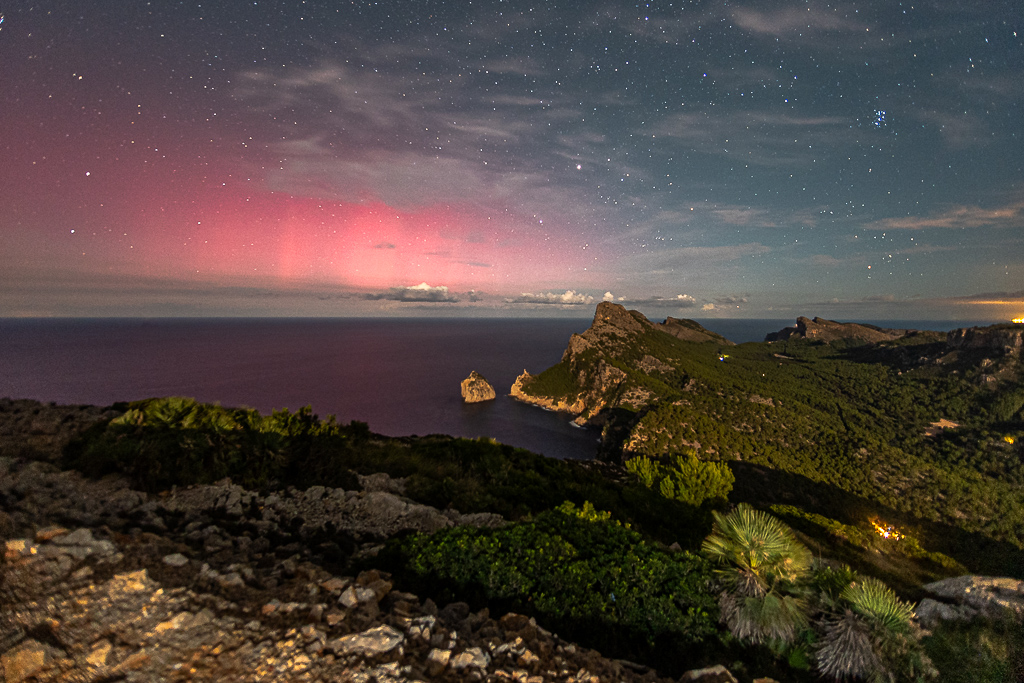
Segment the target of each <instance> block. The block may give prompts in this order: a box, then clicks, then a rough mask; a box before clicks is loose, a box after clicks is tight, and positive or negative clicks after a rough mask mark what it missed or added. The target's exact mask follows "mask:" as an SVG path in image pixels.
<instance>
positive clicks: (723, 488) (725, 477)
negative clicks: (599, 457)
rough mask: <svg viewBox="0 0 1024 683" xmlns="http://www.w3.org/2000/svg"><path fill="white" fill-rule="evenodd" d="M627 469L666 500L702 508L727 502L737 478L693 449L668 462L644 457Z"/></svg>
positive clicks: (628, 462)
mask: <svg viewBox="0 0 1024 683" xmlns="http://www.w3.org/2000/svg"><path fill="white" fill-rule="evenodd" d="M625 464H626V470H627V471H629V472H631V473H633V474H634V475H636V477H637V479H638V480H639V481H640V483H641V484H643V485H644V486H646V487H647V488H649V489H653V488H654V487H655V484H657V487H658V488H657V490H658V492H659V493H661V495H662V496H663V497H665V498H669V499H671V500H678V501H679V502H681V503H686V504H687V505H693V506H694V507H699V506H700V505H702V504H703V503H704V502H705V501H709V500H722V501H724V500H725V499H726V498H727V497H728V495H729V492H730V491H732V485H733V482H735V481H736V478H735V477H734V476H733V474H732V470H730V469H729V466H728V465H726V464H725V463H722V462H705V461H703V460H700V459H699V458H697V454H696V453H694V452H693V451H692V450H688V451H684V452H683V453H677V454H675V455H671V456H668V457H667V458H664V459H654V458H648V457H647V456H646V455H641V456H639V457H636V458H632V459H630V460H627V461H626V463H625Z"/></svg>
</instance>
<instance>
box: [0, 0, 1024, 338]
mask: <svg viewBox="0 0 1024 683" xmlns="http://www.w3.org/2000/svg"><path fill="white" fill-rule="evenodd" d="M0 12H2V15H3V20H2V23H0V133H2V137H0V316H48V315H73V316H119V315H166V316H189V315H250V316H261V315H431V314H443V315H507V316H521V315H531V316H536V315H559V316H573V315H580V316H583V315H592V313H593V307H594V305H595V303H596V302H598V301H601V300H602V299H611V300H615V301H621V302H622V303H624V304H626V305H627V306H629V307H632V308H638V309H640V310H641V311H643V312H645V313H647V314H648V315H650V316H651V317H658V316H662V317H663V316H666V315H671V316H676V317H696V318H709V317H715V316H722V317H724V316H728V317H762V318H790V317H793V316H796V315H809V316H814V315H822V316H825V317H830V318H834V319H912V318H925V319H937V318H942V319H974V320H980V319H993V320H998V319H1009V318H1013V317H1016V316H1020V315H1024V141H1022V138H1024V6H1022V5H1021V3H1020V2H1019V0H1006V1H1002V2H1001V1H998V0H992V1H988V0H987V1H985V2H966V1H957V2H953V1H951V0H933V1H924V2H896V1H892V0H886V1H880V0H878V1H875V2H856V1H849V0H844V1H843V2H838V3H826V2H817V1H811V2H764V1H758V2H754V1H752V0H748V1H745V2H723V1H721V0H717V1H715V2H649V3H639V4H637V3H632V2H629V3H627V2H601V1H600V0H598V1H595V2H576V3H569V2H542V1H540V0H534V1H533V2H513V1H502V0H485V1H480V0H474V1H472V2H470V1H468V0H461V1H458V2H443V1H440V0H436V1H435V0H418V1H412V0H408V1H404V2H402V1H391V2H386V1H384V2H327V1H316V2H314V1H313V0H308V1H300V0H292V1H290V2H274V1H269V0H256V1H253V0H249V1H246V2H243V1H241V0H238V1H235V0H220V1H213V0H209V1H207V2H170V1H162V0H160V1H158V0H153V1H152V2H142V1H139V0H90V1H89V2H83V1H81V0H78V1H71V0H66V1H56V0H55V1H52V2H32V1H31V0H6V1H4V0H0Z"/></svg>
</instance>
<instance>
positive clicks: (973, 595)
mask: <svg viewBox="0 0 1024 683" xmlns="http://www.w3.org/2000/svg"><path fill="white" fill-rule="evenodd" d="M924 590H925V591H927V592H928V593H931V594H932V595H934V596H937V597H939V598H945V599H946V600H950V601H953V602H955V603H956V604H958V605H960V606H963V607H968V608H970V609H971V610H972V611H973V612H975V613H981V614H983V615H985V616H992V617H997V616H1000V615H1004V614H1011V615H1013V616H1015V617H1016V618H1017V619H1018V620H1019V621H1024V581H1019V580H1017V579H1011V578H1007V577H1002V576H973V575H966V576H956V577H953V578H950V579H943V580H941V581H935V582H933V583H929V584H926V585H925V586H924ZM918 610H919V611H920V607H919V608H918ZM933 611H936V614H938V611H937V610H933ZM945 612H948V610H947V611H945ZM945 612H943V613H945ZM958 613H959V614H963V613H964V611H963V610H958ZM939 618H943V617H942V616H939Z"/></svg>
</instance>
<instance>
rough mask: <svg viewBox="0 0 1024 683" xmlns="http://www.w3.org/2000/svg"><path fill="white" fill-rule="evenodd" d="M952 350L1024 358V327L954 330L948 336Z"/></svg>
mask: <svg viewBox="0 0 1024 683" xmlns="http://www.w3.org/2000/svg"><path fill="white" fill-rule="evenodd" d="M946 345H947V346H948V347H949V348H950V349H983V350H985V351H990V352H992V353H997V354H1001V355H1004V356H1016V357H1018V358H1021V357H1024V353H1022V349H1024V325H992V326H990V327H968V328H963V329H959V330H952V331H950V332H949V334H947V335H946Z"/></svg>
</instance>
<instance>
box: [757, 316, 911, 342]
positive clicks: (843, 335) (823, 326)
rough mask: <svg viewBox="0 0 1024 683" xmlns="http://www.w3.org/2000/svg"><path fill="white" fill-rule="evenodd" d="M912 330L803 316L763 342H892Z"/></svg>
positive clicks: (768, 336) (767, 336)
mask: <svg viewBox="0 0 1024 683" xmlns="http://www.w3.org/2000/svg"><path fill="white" fill-rule="evenodd" d="M911 331H912V330H900V329H889V328H884V327H876V326H874V325H863V324H860V323H839V322H835V321H833V320H825V319H824V318H814V319H813V320H811V319H809V318H805V317H803V316H801V317H799V318H797V319H796V325H794V326H793V327H787V328H784V329H782V330H780V331H778V332H772V333H770V334H768V335H766V336H765V338H764V340H765V341H786V340H789V339H812V340H816V341H823V342H832V341H838V340H840V339H857V340H860V341H864V342H884V341H893V340H894V339H899V338H900V337H903V336H905V335H906V334H907V333H908V332H911Z"/></svg>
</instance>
